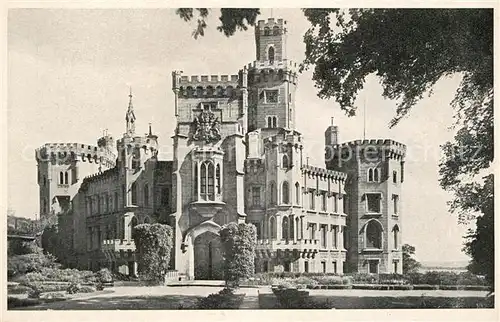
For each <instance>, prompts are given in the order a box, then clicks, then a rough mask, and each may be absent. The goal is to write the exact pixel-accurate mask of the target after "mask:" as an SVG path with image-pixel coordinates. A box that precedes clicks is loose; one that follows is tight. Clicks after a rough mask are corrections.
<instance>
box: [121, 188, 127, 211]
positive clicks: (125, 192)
mask: <svg viewBox="0 0 500 322" xmlns="http://www.w3.org/2000/svg"><path fill="white" fill-rule="evenodd" d="M122 198H123V199H122V204H123V207H126V206H127V187H125V185H124V184H122Z"/></svg>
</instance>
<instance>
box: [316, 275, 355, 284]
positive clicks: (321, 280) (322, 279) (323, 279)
mask: <svg viewBox="0 0 500 322" xmlns="http://www.w3.org/2000/svg"><path fill="white" fill-rule="evenodd" d="M312 278H313V279H314V280H316V281H317V284H319V285H341V284H350V283H351V281H352V279H350V278H347V277H343V276H335V275H332V276H315V277H312Z"/></svg>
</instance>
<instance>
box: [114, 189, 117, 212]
mask: <svg viewBox="0 0 500 322" xmlns="http://www.w3.org/2000/svg"><path fill="white" fill-rule="evenodd" d="M114 209H115V211H116V210H118V192H115V206H114Z"/></svg>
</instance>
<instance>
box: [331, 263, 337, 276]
mask: <svg viewBox="0 0 500 322" xmlns="http://www.w3.org/2000/svg"><path fill="white" fill-rule="evenodd" d="M332 266H333V274H337V262H332Z"/></svg>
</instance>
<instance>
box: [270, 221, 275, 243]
mask: <svg viewBox="0 0 500 322" xmlns="http://www.w3.org/2000/svg"><path fill="white" fill-rule="evenodd" d="M269 236H270V238H271V239H276V219H274V217H271V218H270V219H269Z"/></svg>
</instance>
